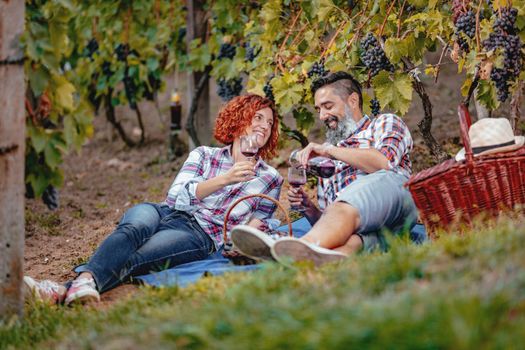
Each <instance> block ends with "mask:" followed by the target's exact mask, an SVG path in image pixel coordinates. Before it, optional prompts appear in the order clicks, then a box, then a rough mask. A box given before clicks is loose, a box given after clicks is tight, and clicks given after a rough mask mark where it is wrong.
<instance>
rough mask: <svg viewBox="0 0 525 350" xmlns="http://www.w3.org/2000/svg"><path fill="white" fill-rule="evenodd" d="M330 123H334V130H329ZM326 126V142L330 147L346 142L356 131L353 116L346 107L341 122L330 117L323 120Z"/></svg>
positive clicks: (346, 106)
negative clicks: (335, 123)
mask: <svg viewBox="0 0 525 350" xmlns="http://www.w3.org/2000/svg"><path fill="white" fill-rule="evenodd" d="M332 121H336V122H337V125H336V127H335V129H330V127H329V125H330V123H331V122H332ZM325 125H326V129H327V130H326V141H327V142H329V143H331V144H332V145H337V144H338V143H339V142H340V141H343V140H346V139H347V138H348V137H349V136H350V135H351V134H352V133H353V132H354V131H355V130H356V129H357V123H356V121H355V120H354V115H353V113H352V111H351V110H350V107H348V105H345V115H344V117H343V119H342V120H339V119H337V117H335V116H330V117H329V118H328V119H327V120H325Z"/></svg>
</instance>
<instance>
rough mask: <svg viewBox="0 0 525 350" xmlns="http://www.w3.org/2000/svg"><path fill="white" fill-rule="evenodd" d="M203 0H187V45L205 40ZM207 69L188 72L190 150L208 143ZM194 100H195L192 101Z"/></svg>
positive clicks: (187, 121)
mask: <svg viewBox="0 0 525 350" xmlns="http://www.w3.org/2000/svg"><path fill="white" fill-rule="evenodd" d="M204 5H205V0H198V1H188V2H187V8H188V14H187V16H188V19H187V29H186V30H187V31H186V35H187V42H188V47H189V44H190V43H191V41H192V40H193V39H196V38H201V40H202V42H203V43H204V42H206V31H207V27H208V21H207V19H206V16H207V15H206V11H205V10H204ZM209 90H210V89H209V71H205V72H189V73H188V106H196V109H195V108H190V107H188V110H189V113H188V118H187V119H186V130H188V133H189V135H190V142H189V146H190V150H191V149H194V148H195V147H197V146H200V145H201V144H209V143H210V141H211V135H212V125H213V124H214V123H213V122H211V121H210V102H209V101H210V91H209ZM194 100H195V101H194Z"/></svg>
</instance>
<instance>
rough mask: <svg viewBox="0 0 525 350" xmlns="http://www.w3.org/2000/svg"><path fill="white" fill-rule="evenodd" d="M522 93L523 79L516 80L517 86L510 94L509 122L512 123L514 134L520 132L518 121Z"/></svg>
mask: <svg viewBox="0 0 525 350" xmlns="http://www.w3.org/2000/svg"><path fill="white" fill-rule="evenodd" d="M522 94H523V81H521V80H518V87H517V88H516V91H515V92H514V94H513V95H512V100H511V101H510V124H511V125H512V130H514V134H515V135H518V134H520V129H519V127H518V126H519V122H520V119H521V98H522Z"/></svg>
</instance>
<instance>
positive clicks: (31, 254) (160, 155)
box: [25, 57, 462, 303]
mask: <svg viewBox="0 0 525 350" xmlns="http://www.w3.org/2000/svg"><path fill="white" fill-rule="evenodd" d="M432 59H433V58H432V57H431V58H429V60H432ZM425 83H426V85H427V88H428V93H429V96H430V99H431V101H432V103H433V105H434V127H433V133H434V136H435V137H436V138H437V139H438V140H439V141H440V142H441V143H445V142H446V143H447V145H448V146H447V147H449V146H450V145H452V146H450V147H449V148H450V150H451V152H452V151H455V150H457V148H459V146H458V145H457V143H458V129H459V128H458V122H457V116H456V107H457V104H458V101H459V100H460V96H459V95H460V94H459V91H460V85H461V83H462V79H461V77H459V76H457V75H456V72H455V71H454V66H453V65H449V66H447V65H445V66H444V69H443V71H442V73H441V75H440V79H439V81H438V83H437V84H434V83H433V81H432V80H430V79H429V80H428V81H427V80H425ZM168 85H169V84H168ZM168 87H169V88H170V87H171V85H170V86H168ZM212 89H213V88H212ZM168 91H170V89H167V91H166V92H165V93H163V95H162V97H161V98H160V102H161V103H160V105H161V106H165V107H164V108H161V110H162V111H163V113H164V114H165V116H164V118H166V119H167V107H166V106H168V102H167V100H168ZM414 100H415V101H416V103H414V107H412V108H411V110H410V111H409V113H408V115H407V116H406V117H405V120H406V121H407V123H408V125H409V126H410V129H411V130H412V132H413V136H414V138H415V144H416V147H415V149H414V151H413V154H412V158H413V160H414V165H415V166H414V167H415V169H416V170H418V169H422V168H425V167H427V166H428V165H430V164H431V161H430V157H429V156H428V152H427V151H426V149H425V147H424V146H423V144H422V140H421V137H420V136H419V134H418V133H417V131H416V130H417V126H416V125H417V122H418V121H419V120H420V118H421V116H422V108H421V106H420V102H419V101H418V97H417V96H416V95H415V94H414ZM182 101H185V99H183V100H182ZM217 104H218V102H217V99H216V97H214V100H213V103H212V109H214V110H216V106H217ZM140 107H141V108H142V110H143V113H144V115H145V116H146V132H147V142H146V145H145V146H143V147H141V148H132V149H130V148H128V147H126V146H125V145H124V144H123V142H122V141H121V140H120V139H119V138H118V137H117V136H116V135H115V134H114V132H111V131H108V130H111V128H110V126H109V124H108V123H107V122H106V121H105V119H104V116H103V115H102V116H98V117H97V118H96V120H95V136H94V137H93V138H92V139H91V140H90V141H89V142H87V143H86V145H85V146H84V147H83V148H82V151H81V153H79V154H77V153H71V154H70V155H68V156H67V157H66V158H65V162H64V166H63V169H64V178H65V181H64V186H63V188H61V189H60V207H59V209H58V210H56V211H49V210H48V209H47V208H46V207H45V205H44V204H43V203H42V201H41V200H27V202H26V249H25V274H27V275H30V276H32V277H34V278H38V279H52V280H55V281H59V282H65V281H67V280H68V279H71V278H72V277H73V276H74V274H73V273H72V268H73V267H75V266H76V265H78V264H80V263H82V262H85V261H86V260H87V259H88V258H89V256H90V255H91V254H92V253H93V251H94V250H95V249H96V247H97V246H98V245H99V244H100V242H101V241H102V240H103V239H104V237H106V236H107V235H108V234H109V233H111V231H112V230H113V228H114V227H115V224H116V223H117V222H118V220H119V218H120V216H121V215H122V214H123V212H124V211H125V210H127V209H128V208H130V207H131V206H133V205H134V204H137V203H140V202H144V201H151V202H160V201H162V200H163V199H164V196H165V193H166V191H167V189H168V188H169V186H170V184H171V182H172V181H173V179H174V177H175V175H176V173H177V170H178V169H179V168H180V166H181V164H182V162H183V161H184V159H185V156H183V157H181V158H179V159H177V160H175V161H173V162H168V161H167V140H168V132H167V124H166V125H165V126H163V125H162V124H161V121H160V118H159V117H158V114H157V112H156V110H155V108H154V106H153V105H152V104H148V103H144V104H142V105H141V106H140ZM184 107H186V106H184ZM117 113H118V115H120V116H126V118H127V119H130V120H133V121H134V115H133V114H132V113H130V111H129V110H127V109H120V110H118V111H117ZM212 113H213V112H212ZM291 125H293V124H291ZM311 135H322V132H321V131H320V130H319V127H318V128H317V132H316V131H315V130H314V131H313V132H312V133H311ZM135 136H136V135H135ZM313 138H315V136H314V137H313ZM451 141H452V142H451ZM295 147H297V144H294V143H292V142H288V143H285V145H284V149H282V150H281V151H280V156H279V157H277V158H276V159H273V160H272V162H271V163H272V165H274V166H276V167H278V168H279V170H280V171H281V173H282V174H283V175H284V174H285V172H286V164H285V160H286V159H287V155H288V152H289V151H290V149H292V148H295ZM286 189H287V188H286V183H285V187H284V188H283V191H282V195H281V202H282V203H283V205H284V206H285V207H288V204H287V202H286V201H285V200H284V195H283V194H284V193H286ZM281 217H282V215H281ZM133 290H134V288H133V287H130V286H126V287H121V288H117V289H116V290H115V291H113V292H109V293H106V294H104V296H103V301H104V302H106V303H111V302H112V301H113V300H115V299H117V298H119V297H120V296H122V295H123V294H127V293H129V292H130V291H133Z"/></svg>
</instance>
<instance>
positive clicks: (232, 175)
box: [222, 161, 255, 185]
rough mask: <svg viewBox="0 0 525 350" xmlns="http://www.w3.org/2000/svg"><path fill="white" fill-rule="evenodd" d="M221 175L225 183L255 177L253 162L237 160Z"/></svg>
mask: <svg viewBox="0 0 525 350" xmlns="http://www.w3.org/2000/svg"><path fill="white" fill-rule="evenodd" d="M222 176H223V178H224V180H225V184H226V185H232V184H236V183H238V182H244V181H250V180H251V179H253V178H254V177H255V170H254V164H253V162H250V161H244V162H237V163H235V164H233V166H232V167H231V168H230V170H228V171H227V172H226V173H225V174H224V175H222Z"/></svg>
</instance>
